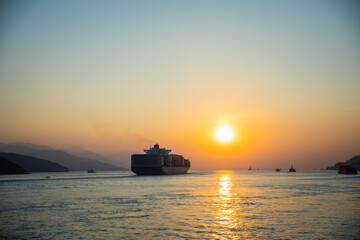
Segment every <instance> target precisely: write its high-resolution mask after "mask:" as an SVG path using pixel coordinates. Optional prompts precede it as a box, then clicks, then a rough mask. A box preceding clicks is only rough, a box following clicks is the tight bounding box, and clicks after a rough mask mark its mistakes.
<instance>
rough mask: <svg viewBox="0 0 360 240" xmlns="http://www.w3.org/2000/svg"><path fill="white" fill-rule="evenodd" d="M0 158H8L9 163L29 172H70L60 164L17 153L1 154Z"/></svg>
mask: <svg viewBox="0 0 360 240" xmlns="http://www.w3.org/2000/svg"><path fill="white" fill-rule="evenodd" d="M0 157H3V158H6V159H7V160H8V161H10V162H12V163H15V164H16V165H18V166H20V167H21V168H23V169H25V170H26V171H28V172H68V171H69V169H67V168H66V167H64V166H61V165H60V164H59V163H54V162H50V161H48V160H44V159H39V158H36V157H30V156H25V155H21V154H16V153H4V152H0Z"/></svg>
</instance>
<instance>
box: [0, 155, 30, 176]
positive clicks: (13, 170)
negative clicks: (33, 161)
mask: <svg viewBox="0 0 360 240" xmlns="http://www.w3.org/2000/svg"><path fill="white" fill-rule="evenodd" d="M27 173H28V172H27V171H26V170H25V169H23V168H22V167H20V166H19V165H17V164H15V163H13V162H10V161H9V160H7V159H6V158H3V157H0V174H27Z"/></svg>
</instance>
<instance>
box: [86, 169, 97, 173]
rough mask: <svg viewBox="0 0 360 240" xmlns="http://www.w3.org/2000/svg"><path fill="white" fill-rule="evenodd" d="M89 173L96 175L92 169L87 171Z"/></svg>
mask: <svg viewBox="0 0 360 240" xmlns="http://www.w3.org/2000/svg"><path fill="white" fill-rule="evenodd" d="M87 172H88V173H96V172H95V171H94V169H90V170H89V171H87Z"/></svg>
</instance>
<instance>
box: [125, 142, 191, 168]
mask: <svg viewBox="0 0 360 240" xmlns="http://www.w3.org/2000/svg"><path fill="white" fill-rule="evenodd" d="M144 151H145V154H133V155H131V171H133V172H134V173H136V174H137V175H170V174H185V173H187V171H188V170H189V168H190V166H191V164H190V161H189V160H188V159H185V158H184V157H183V156H182V155H178V154H170V152H171V150H170V149H165V148H160V147H159V144H155V145H154V147H151V146H150V149H145V150H144Z"/></svg>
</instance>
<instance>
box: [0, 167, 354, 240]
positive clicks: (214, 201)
mask: <svg viewBox="0 0 360 240" xmlns="http://www.w3.org/2000/svg"><path fill="white" fill-rule="evenodd" d="M47 175H50V176H51V178H50V179H48V178H46V176H47ZM0 190H1V196H0V226H1V228H0V238H5V239H34V238H36V239H122V238H126V239H177V238H178V239H180V238H185V239H359V238H360V230H359V229H360V210H359V200H360V176H350V175H349V176H348V175H339V174H337V173H336V171H303V172H301V171H300V172H296V173H285V172H280V173H279V172H275V171H191V172H190V173H189V174H186V175H173V176H135V175H134V174H133V173H131V172H130V171H123V172H98V173H96V174H88V173H82V172H69V173H33V174H30V175H16V176H10V175H5V176H1V177H0Z"/></svg>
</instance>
